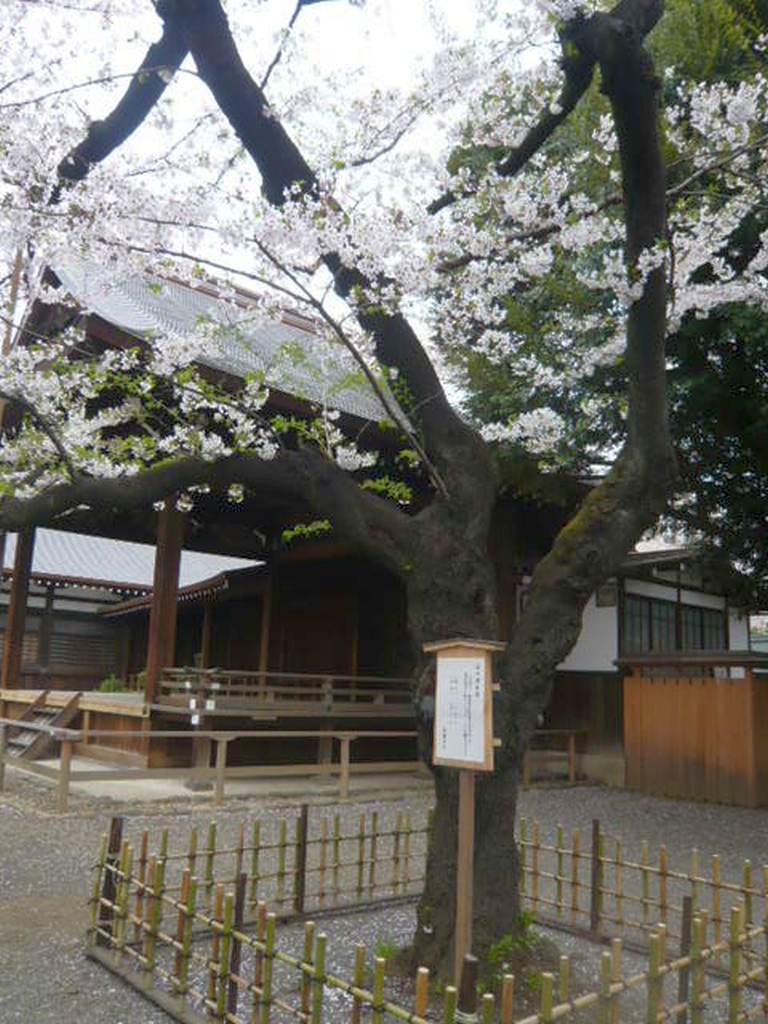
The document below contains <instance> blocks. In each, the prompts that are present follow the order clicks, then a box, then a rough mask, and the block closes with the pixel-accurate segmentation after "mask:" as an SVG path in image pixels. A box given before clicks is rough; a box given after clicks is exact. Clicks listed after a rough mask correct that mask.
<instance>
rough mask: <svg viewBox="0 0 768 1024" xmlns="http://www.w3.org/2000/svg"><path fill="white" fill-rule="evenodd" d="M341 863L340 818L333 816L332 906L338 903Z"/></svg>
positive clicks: (336, 815)
mask: <svg viewBox="0 0 768 1024" xmlns="http://www.w3.org/2000/svg"><path fill="white" fill-rule="evenodd" d="M340 863H341V818H340V817H339V815H338V814H334V816H333V905H334V907H336V906H338V903H339V866H340Z"/></svg>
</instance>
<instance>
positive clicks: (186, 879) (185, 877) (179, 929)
mask: <svg viewBox="0 0 768 1024" xmlns="http://www.w3.org/2000/svg"><path fill="white" fill-rule="evenodd" d="M191 879H192V876H191V875H190V873H189V868H184V871H183V872H182V875H181V888H180V889H179V913H178V917H177V919H176V942H177V944H178V945H177V949H176V956H175V957H174V966H173V974H174V977H175V978H176V979H178V977H179V974H180V973H181V951H182V948H183V943H184V926H185V924H186V919H187V903H188V902H189V887H190V884H191Z"/></svg>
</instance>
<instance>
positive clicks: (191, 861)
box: [187, 826, 197, 875]
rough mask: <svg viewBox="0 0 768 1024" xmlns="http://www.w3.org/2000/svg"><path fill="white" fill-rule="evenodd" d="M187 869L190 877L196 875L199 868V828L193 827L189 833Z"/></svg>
mask: <svg viewBox="0 0 768 1024" xmlns="http://www.w3.org/2000/svg"><path fill="white" fill-rule="evenodd" d="M187 867H188V868H189V873H190V875H194V873H195V868H196V867H197V828H196V827H195V826H193V827H192V830H191V831H190V833H189V849H188V850H187Z"/></svg>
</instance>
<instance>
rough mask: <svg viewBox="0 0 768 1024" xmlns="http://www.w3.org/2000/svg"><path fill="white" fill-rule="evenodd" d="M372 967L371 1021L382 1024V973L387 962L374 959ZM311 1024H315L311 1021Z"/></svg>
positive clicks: (380, 957) (379, 957)
mask: <svg viewBox="0 0 768 1024" xmlns="http://www.w3.org/2000/svg"><path fill="white" fill-rule="evenodd" d="M373 963H374V967H373V1003H372V1004H371V1009H372V1011H373V1013H372V1016H371V1020H372V1022H373V1024H384V972H385V970H386V966H387V961H386V960H385V959H384V957H382V956H377V957H374V961H373ZM312 1024H315V1022H314V1021H312Z"/></svg>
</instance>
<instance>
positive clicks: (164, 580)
mask: <svg viewBox="0 0 768 1024" xmlns="http://www.w3.org/2000/svg"><path fill="white" fill-rule="evenodd" d="M184 523H185V517H184V513H183V512H179V511H178V509H177V508H176V504H175V501H174V499H173V498H168V499H167V500H166V502H165V505H164V507H163V510H162V512H161V513H160V515H159V517H158V524H157V546H156V548H155V575H154V581H153V585H152V608H151V611H150V614H149V639H148V643H147V682H146V687H145V698H146V702H147V704H152V703H154V701H155V699H156V695H157V690H158V685H159V682H160V679H161V677H162V674H163V669H164V668H169V667H171V666H172V665H173V663H174V659H175V655H176V607H177V602H178V594H179V562H180V560H181V545H182V542H183V538H184Z"/></svg>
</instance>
